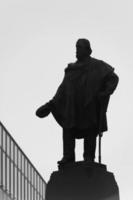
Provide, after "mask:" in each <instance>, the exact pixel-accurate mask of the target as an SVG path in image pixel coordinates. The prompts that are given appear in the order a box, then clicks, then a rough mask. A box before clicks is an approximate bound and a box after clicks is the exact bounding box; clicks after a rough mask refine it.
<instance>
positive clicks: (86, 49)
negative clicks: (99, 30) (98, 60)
mask: <svg viewBox="0 0 133 200" xmlns="http://www.w3.org/2000/svg"><path fill="white" fill-rule="evenodd" d="M91 53H92V50H91V46H90V42H89V40H87V39H78V41H77V42H76V57H77V59H78V60H79V61H80V60H84V59H85V58H87V57H89V56H90V55H91Z"/></svg>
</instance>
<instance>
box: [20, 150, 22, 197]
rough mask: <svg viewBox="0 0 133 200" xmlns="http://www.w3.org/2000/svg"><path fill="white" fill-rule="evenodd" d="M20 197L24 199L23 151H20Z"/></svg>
mask: <svg viewBox="0 0 133 200" xmlns="http://www.w3.org/2000/svg"><path fill="white" fill-rule="evenodd" d="M20 199H21V200H22V153H21V151H20Z"/></svg>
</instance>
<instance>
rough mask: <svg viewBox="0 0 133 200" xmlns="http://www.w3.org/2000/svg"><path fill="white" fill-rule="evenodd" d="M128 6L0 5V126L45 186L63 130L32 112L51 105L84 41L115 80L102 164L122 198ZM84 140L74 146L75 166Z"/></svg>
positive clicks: (128, 161)
mask: <svg viewBox="0 0 133 200" xmlns="http://www.w3.org/2000/svg"><path fill="white" fill-rule="evenodd" d="M132 8H133V3H132V1H130V0H123V1H121V0H111V1H109V0H101V1H96V0H93V1H89V0H82V1H80V0H79V1H76V0H67V1H64V0H54V1H51V0H32V1H31V0H23V1H22V0H12V1H10V0H9V1H6V0H5V1H1V2H0V94H1V95H0V120H1V121H2V123H3V124H4V125H5V126H6V128H7V129H8V130H9V132H10V133H11V134H12V136H13V137H14V138H15V140H16V141H17V143H18V144H19V145H20V146H21V148H22V149H23V151H24V152H25V153H26V154H27V155H28V157H29V158H30V160H31V161H32V163H33V164H34V165H35V167H36V168H37V169H38V171H39V172H40V173H41V174H42V175H43V177H44V179H45V180H46V181H48V180H49V176H50V174H51V173H52V171H54V170H57V161H58V160H60V159H61V157H62V129H61V127H59V126H58V124H57V123H56V121H55V120H54V118H53V117H52V115H51V114H50V115H49V116H48V117H47V118H45V119H39V118H37V117H36V116H35V110H36V109H37V108H38V107H39V106H40V105H42V104H44V103H46V102H47V101H48V100H50V99H51V98H52V97H53V96H54V94H55V92H56V90H57V88H58V86H59V84H60V83H61V81H62V79H63V76H64V68H65V67H67V64H68V63H69V62H73V61H75V43H76V40H77V39H78V38H81V37H84V38H88V39H89V40H90V42H91V46H92V49H93V54H92V56H93V57H96V58H99V59H103V60H104V61H106V62H108V63H109V64H111V65H112V66H113V67H114V68H115V70H116V73H117V74H118V75H119V77H120V82H119V86H118V88H117V90H116V92H115V93H114V95H113V96H112V98H111V101H110V104H109V109H108V124H109V131H108V132H107V133H105V135H104V137H103V139H102V160H103V163H104V164H107V167H108V170H110V171H112V172H114V174H115V177H116V181H117V182H118V184H119V187H120V196H121V200H125V199H126V200H131V195H132V186H133V172H132V169H133V156H132V152H133V143H132V140H133V136H132V134H133V126H132V124H133V121H132V116H133V108H132V102H133V95H132V86H133V79H132V76H133V69H132V67H133V60H132V53H133V38H132V37H133V23H132V19H133V12H132ZM82 148H83V141H82V140H78V141H77V147H76V152H77V160H82Z"/></svg>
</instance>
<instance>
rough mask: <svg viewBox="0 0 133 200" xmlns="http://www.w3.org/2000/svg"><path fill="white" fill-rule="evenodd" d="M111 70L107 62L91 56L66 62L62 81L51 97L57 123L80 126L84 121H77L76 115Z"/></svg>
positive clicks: (97, 91) (92, 97)
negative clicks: (83, 60) (82, 60)
mask: <svg viewBox="0 0 133 200" xmlns="http://www.w3.org/2000/svg"><path fill="white" fill-rule="evenodd" d="M113 71H114V68H113V67H111V66H110V65H109V64H107V63H105V62H104V61H102V60H98V59H95V58H92V57H90V58H89V59H88V60H87V61H85V62H84V63H78V62H75V63H70V64H68V67H67V68H65V75H64V78H63V81H62V83H61V84H60V86H59V88H58V90H57V92H56V94H55V96H54V97H53V103H54V107H53V110H52V114H53V116H54V118H55V119H56V121H57V122H58V123H59V125H61V126H62V127H66V128H72V127H75V126H79V127H81V126H82V125H81V126H80V123H82V124H84V123H85V122H83V121H82V120H80V121H81V122H80V121H78V120H77V115H82V114H83V113H81V112H82V111H83V110H84V108H86V107H87V106H88V107H89V105H91V103H92V102H93V100H94V99H95V97H96V96H97V95H98V93H99V92H100V89H101V87H102V83H103V80H104V78H105V77H106V76H107V75H108V74H110V73H112V72H113ZM90 107H91V106H90ZM78 111H79V113H78ZM90 119H91V116H90ZM84 121H85V119H84ZM83 126H84V125H83Z"/></svg>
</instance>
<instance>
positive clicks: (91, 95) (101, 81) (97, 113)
mask: <svg viewBox="0 0 133 200" xmlns="http://www.w3.org/2000/svg"><path fill="white" fill-rule="evenodd" d="M91 53H92V50H91V46H90V42H89V41H88V40H87V39H79V40H78V41H77V43H76V57H77V60H76V62H74V63H70V64H68V66H67V68H65V75H64V78H63V81H62V83H61V84H60V86H59V88H58V90H57V92H56V94H55V96H54V97H53V98H52V99H51V100H50V101H49V102H48V103H46V104H45V105H43V106H41V107H40V108H39V109H38V110H37V111H36V115H37V116H38V117H41V118H42V117H46V116H47V115H48V114H49V113H50V112H52V114H53V116H54V117H55V119H56V121H57V122H58V123H59V124H60V126H61V127H62V128H63V158H62V160H61V161H58V163H59V164H66V163H69V162H74V161H75V152H74V149H75V138H79V139H80V138H84V154H83V157H84V160H85V161H92V162H93V161H94V159H95V149H96V137H97V136H98V135H99V134H101V133H102V132H105V131H107V118H106V112H107V107H108V102H109V98H110V95H111V94H112V93H113V92H114V90H115V89H116V86H117V84H118V76H117V75H116V74H115V72H114V68H113V67H111V66H110V65H109V64H107V63H106V62H104V61H102V60H98V59H96V58H93V57H91Z"/></svg>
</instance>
